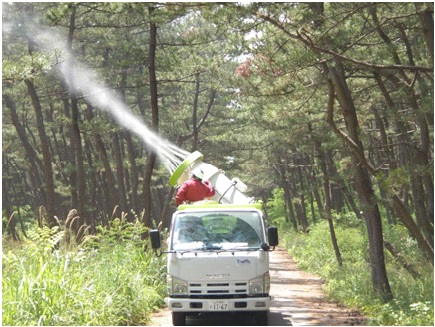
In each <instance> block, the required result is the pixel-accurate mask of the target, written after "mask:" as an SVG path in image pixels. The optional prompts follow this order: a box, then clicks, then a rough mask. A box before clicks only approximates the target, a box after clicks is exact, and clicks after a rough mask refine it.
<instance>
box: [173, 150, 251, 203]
mask: <svg viewBox="0 0 435 327" xmlns="http://www.w3.org/2000/svg"><path fill="white" fill-rule="evenodd" d="M203 159H204V156H203V155H202V153H200V152H198V151H195V152H193V153H191V154H190V155H189V156H188V157H187V158H186V159H185V160H184V161H183V162H182V163H180V164H179V165H178V167H177V168H176V169H175V171H174V172H173V174H172V176H171V178H170V179H169V184H171V186H176V185H181V184H182V183H183V182H184V181H186V180H187V179H189V178H190V175H191V172H192V171H193V170H194V169H197V168H198V169H201V170H202V171H203V172H204V180H209V181H210V183H211V184H212V185H213V187H214V189H215V191H216V194H215V195H214V196H213V197H212V200H213V201H217V202H219V203H223V204H248V203H253V202H254V198H251V197H248V196H247V195H246V194H244V192H246V189H247V186H246V185H245V184H244V183H243V182H242V181H240V180H239V179H238V178H233V179H231V180H230V179H229V178H228V177H227V176H225V173H224V172H223V171H222V170H220V169H218V168H216V167H215V166H213V165H210V164H207V163H204V162H202V160H203Z"/></svg>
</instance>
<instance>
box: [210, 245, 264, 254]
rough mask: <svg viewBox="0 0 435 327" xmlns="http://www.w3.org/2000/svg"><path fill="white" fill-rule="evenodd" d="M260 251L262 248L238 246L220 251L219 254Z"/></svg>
mask: <svg viewBox="0 0 435 327" xmlns="http://www.w3.org/2000/svg"><path fill="white" fill-rule="evenodd" d="M259 249H260V247H258V246H236V247H233V248H228V249H222V250H220V251H218V253H221V252H235V251H258V250H259Z"/></svg>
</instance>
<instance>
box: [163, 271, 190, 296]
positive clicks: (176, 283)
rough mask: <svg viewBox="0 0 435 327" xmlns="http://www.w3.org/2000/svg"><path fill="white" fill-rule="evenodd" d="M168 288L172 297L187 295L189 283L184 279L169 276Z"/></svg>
mask: <svg viewBox="0 0 435 327" xmlns="http://www.w3.org/2000/svg"><path fill="white" fill-rule="evenodd" d="M167 288H168V293H169V294H170V295H187V282H186V281H185V280H183V279H180V278H177V277H174V276H171V275H168V276H167Z"/></svg>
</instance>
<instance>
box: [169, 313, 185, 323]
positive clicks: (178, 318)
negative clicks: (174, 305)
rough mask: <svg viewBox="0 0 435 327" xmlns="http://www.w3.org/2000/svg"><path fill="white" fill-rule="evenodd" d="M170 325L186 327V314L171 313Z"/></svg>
mask: <svg viewBox="0 0 435 327" xmlns="http://www.w3.org/2000/svg"><path fill="white" fill-rule="evenodd" d="M172 325H174V326H186V314H185V313H184V312H172Z"/></svg>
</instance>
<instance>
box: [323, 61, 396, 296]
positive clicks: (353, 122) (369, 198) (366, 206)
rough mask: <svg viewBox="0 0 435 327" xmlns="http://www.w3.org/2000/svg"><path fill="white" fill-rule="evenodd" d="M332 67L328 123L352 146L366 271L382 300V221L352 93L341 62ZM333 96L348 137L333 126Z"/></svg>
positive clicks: (386, 289) (384, 279) (384, 277)
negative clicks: (367, 259) (364, 230)
mask: <svg viewBox="0 0 435 327" xmlns="http://www.w3.org/2000/svg"><path fill="white" fill-rule="evenodd" d="M335 63H336V66H335V67H332V66H328V71H329V77H330V80H329V83H328V85H329V88H330V89H329V104H328V123H329V124H330V125H331V127H332V128H333V130H334V132H335V133H337V134H338V135H339V136H340V138H344V139H345V140H346V141H347V142H348V144H350V145H351V146H352V150H353V151H352V152H351V160H352V169H353V174H354V182H355V189H356V191H357V193H358V196H359V199H360V202H361V205H362V211H363V217H364V219H365V222H366V227H367V234H368V240H369V254H370V271H371V278H372V286H373V289H374V291H375V292H377V293H378V294H379V295H380V296H381V298H382V300H383V301H385V302H388V301H390V300H392V298H393V294H392V292H391V289H390V285H389V282H388V277H387V271H386V268H385V258H384V247H383V232H382V220H381V214H380V212H379V207H378V204H377V202H376V195H375V193H374V190H373V187H372V182H371V179H370V176H369V174H368V170H367V169H369V167H367V166H368V164H367V161H366V158H365V156H364V149H363V145H362V143H361V141H360V139H359V126H358V118H357V115H356V108H355V105H354V103H353V99H352V96H351V94H350V91H349V89H348V87H347V83H346V79H345V76H344V71H343V65H342V63H341V62H340V61H339V60H338V59H337V60H336V61H335ZM335 95H336V96H337V99H338V102H339V103H340V107H341V110H342V113H343V118H344V120H345V123H346V128H347V131H348V136H347V135H344V133H343V132H342V131H340V130H338V129H337V127H336V126H335V123H334V122H333V111H332V110H333V103H334V96H335Z"/></svg>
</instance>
